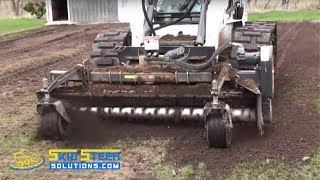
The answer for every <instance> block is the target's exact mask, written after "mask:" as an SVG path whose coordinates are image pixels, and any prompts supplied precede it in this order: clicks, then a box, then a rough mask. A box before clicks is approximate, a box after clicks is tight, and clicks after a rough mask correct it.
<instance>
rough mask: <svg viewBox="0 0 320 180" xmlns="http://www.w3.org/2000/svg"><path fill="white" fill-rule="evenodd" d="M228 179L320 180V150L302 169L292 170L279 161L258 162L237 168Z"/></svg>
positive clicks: (244, 164)
mask: <svg viewBox="0 0 320 180" xmlns="http://www.w3.org/2000/svg"><path fill="white" fill-rule="evenodd" d="M227 179H230V180H238V179H248V180H249V179H320V150H317V151H316V152H315V153H313V155H312V156H311V159H310V160H309V162H306V164H305V165H304V166H303V167H301V168H290V167H288V166H287V165H285V164H284V163H281V162H279V161H278V160H275V159H274V160H263V161H262V160H257V161H254V162H250V163H243V164H240V165H239V166H238V167H236V168H235V169H234V170H233V172H232V173H231V176H229V177H228V178H227Z"/></svg>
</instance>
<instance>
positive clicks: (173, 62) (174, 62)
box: [149, 42, 232, 71]
mask: <svg viewBox="0 0 320 180" xmlns="http://www.w3.org/2000/svg"><path fill="white" fill-rule="evenodd" d="M231 46H232V44H231V43H229V42H228V43H225V44H224V45H222V46H220V47H219V48H218V49H216V51H215V52H214V53H213V54H212V56H211V57H210V58H209V60H207V61H206V62H204V63H201V64H191V63H186V62H184V61H185V60H187V59H188V57H189V54H190V50H189V52H188V53H187V54H186V55H185V56H183V57H181V58H179V59H163V61H159V59H158V61H152V59H151V58H150V59H149V60H151V61H150V62H149V63H150V64H156V65H166V66H169V67H176V68H181V69H184V70H188V71H201V70H203V69H206V68H208V67H209V66H210V65H212V62H213V61H214V60H215V59H216V58H217V57H218V56H219V54H220V53H221V52H223V51H224V50H225V49H227V48H229V47H231Z"/></svg>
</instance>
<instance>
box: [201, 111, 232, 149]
mask: <svg viewBox="0 0 320 180" xmlns="http://www.w3.org/2000/svg"><path fill="white" fill-rule="evenodd" d="M224 121H226V120H224V118H223V116H222V115H209V116H208V117H207V125H206V131H207V141H208V145H209V147H214V148H228V147H229V146H230V145H231V138H232V131H231V128H229V127H227V122H224Z"/></svg>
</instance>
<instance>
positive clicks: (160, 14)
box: [153, 0, 204, 25]
mask: <svg viewBox="0 0 320 180" xmlns="http://www.w3.org/2000/svg"><path fill="white" fill-rule="evenodd" d="M203 1H204V0H199V1H198V2H197V3H196V4H195V5H194V7H193V8H192V10H191V12H190V13H189V14H188V15H187V16H186V17H185V18H184V19H183V20H182V21H181V22H179V23H178V24H198V23H199V19H200V12H201V3H202V2H203ZM191 5H192V1H188V0H173V1H172V0H158V1H157V2H156V5H155V10H154V14H153V18H154V23H155V24H160V25H161V24H165V23H168V22H171V21H174V20H176V19H178V18H179V17H181V16H182V15H183V14H185V13H186V12H187V10H188V9H189V8H190V7H191Z"/></svg>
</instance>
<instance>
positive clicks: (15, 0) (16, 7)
mask: <svg viewBox="0 0 320 180" xmlns="http://www.w3.org/2000/svg"><path fill="white" fill-rule="evenodd" d="M11 2H12V10H13V11H14V14H15V15H16V16H19V15H20V5H21V0H11Z"/></svg>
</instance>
